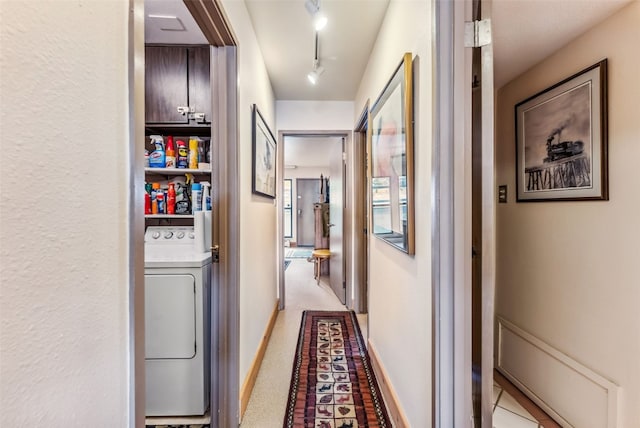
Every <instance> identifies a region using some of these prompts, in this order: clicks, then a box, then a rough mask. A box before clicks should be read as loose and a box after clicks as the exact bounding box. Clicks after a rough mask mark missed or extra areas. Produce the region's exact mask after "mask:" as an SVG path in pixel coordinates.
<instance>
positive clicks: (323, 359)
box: [284, 311, 391, 428]
mask: <svg viewBox="0 0 640 428" xmlns="http://www.w3.org/2000/svg"><path fill="white" fill-rule="evenodd" d="M284 427H285V428H291V427H305V428H311V427H313V428H357V427H360V428H363V427H379V428H383V427H389V428H390V427H391V422H390V421H389V417H388V416H387V411H386V409H385V406H384V402H383V401H382V395H381V394H380V389H379V388H378V384H377V382H376V378H375V375H374V373H373V369H372V368H371V363H370V361H369V356H368V354H367V350H366V348H365V346H364V341H363V339H362V335H361V333H360V328H359V326H358V320H357V319H356V316H355V313H354V312H353V311H348V312H347V311H336V312H328V311H305V312H304V313H303V314H302V323H301V326H300V335H299V336H298V347H297V350H296V356H295V359H294V361H293V373H292V375H291V387H290V389H289V400H288V403H287V411H286V414H285V418H284Z"/></svg>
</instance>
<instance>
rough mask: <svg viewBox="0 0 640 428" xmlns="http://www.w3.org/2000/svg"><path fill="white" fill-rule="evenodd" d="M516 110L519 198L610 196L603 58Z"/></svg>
mask: <svg viewBox="0 0 640 428" xmlns="http://www.w3.org/2000/svg"><path fill="white" fill-rule="evenodd" d="M515 113H516V188H517V201H518V202H535V201H576V200H608V199H609V191H608V190H609V189H608V173H607V60H606V59H604V60H602V61H600V62H598V63H597V64H594V65H592V66H590V67H588V68H586V69H584V70H582V71H580V72H579V73H577V74H575V75H573V76H571V77H569V78H568V79H565V80H563V81H561V82H559V83H557V84H555V85H553V86H551V87H550V88H547V89H545V90H544V91H542V92H540V93H538V94H536V95H534V96H532V97H530V98H528V99H526V100H524V101H522V102H520V103H518V104H517V105H516V106H515Z"/></svg>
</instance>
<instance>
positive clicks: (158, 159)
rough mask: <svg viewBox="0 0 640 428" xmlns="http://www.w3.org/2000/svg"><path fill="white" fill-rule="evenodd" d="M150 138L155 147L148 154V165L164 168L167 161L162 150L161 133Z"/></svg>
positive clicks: (162, 140)
mask: <svg viewBox="0 0 640 428" xmlns="http://www.w3.org/2000/svg"><path fill="white" fill-rule="evenodd" d="M150 138H151V144H152V145H153V146H154V148H155V149H154V150H153V152H151V154H150V155H149V167H151V168H164V167H165V166H166V161H167V160H166V155H165V152H164V139H163V138H162V135H152V136H151V137H150Z"/></svg>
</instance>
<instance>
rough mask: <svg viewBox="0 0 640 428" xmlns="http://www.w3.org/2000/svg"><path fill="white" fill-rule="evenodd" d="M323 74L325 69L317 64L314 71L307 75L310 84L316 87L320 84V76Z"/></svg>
mask: <svg viewBox="0 0 640 428" xmlns="http://www.w3.org/2000/svg"><path fill="white" fill-rule="evenodd" d="M322 73H324V67H322V66H318V65H317V63H316V64H315V65H314V67H313V70H312V71H311V72H310V73H309V74H307V79H309V82H310V83H311V84H312V85H315V84H317V83H318V79H319V78H320V75H321V74H322Z"/></svg>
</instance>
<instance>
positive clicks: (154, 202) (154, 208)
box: [151, 183, 160, 214]
mask: <svg viewBox="0 0 640 428" xmlns="http://www.w3.org/2000/svg"><path fill="white" fill-rule="evenodd" d="M159 193H160V183H153V184H152V185H151V214H158V194H159Z"/></svg>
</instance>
